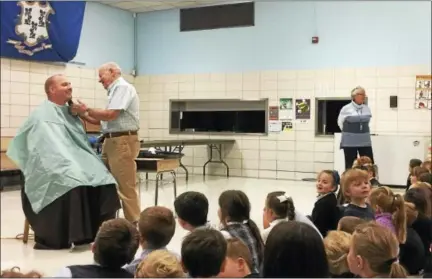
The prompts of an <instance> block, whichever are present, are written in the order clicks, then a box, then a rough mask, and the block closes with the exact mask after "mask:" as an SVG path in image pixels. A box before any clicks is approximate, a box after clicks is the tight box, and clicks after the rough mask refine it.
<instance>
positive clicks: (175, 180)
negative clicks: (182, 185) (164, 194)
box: [171, 171, 177, 199]
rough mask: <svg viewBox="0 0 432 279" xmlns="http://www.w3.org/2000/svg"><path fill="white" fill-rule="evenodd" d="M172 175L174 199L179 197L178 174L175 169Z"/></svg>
mask: <svg viewBox="0 0 432 279" xmlns="http://www.w3.org/2000/svg"><path fill="white" fill-rule="evenodd" d="M171 175H172V177H173V188H174V199H176V198H177V176H176V173H175V172H174V171H171Z"/></svg>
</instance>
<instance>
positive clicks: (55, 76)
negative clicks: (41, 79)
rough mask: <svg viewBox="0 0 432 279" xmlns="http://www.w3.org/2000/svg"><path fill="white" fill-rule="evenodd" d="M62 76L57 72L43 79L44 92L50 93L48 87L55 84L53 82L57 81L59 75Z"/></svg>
mask: <svg viewBox="0 0 432 279" xmlns="http://www.w3.org/2000/svg"><path fill="white" fill-rule="evenodd" d="M61 76H63V75H62V74H57V75H53V76H50V77H49V78H48V79H47V80H46V81H45V93H46V94H49V93H50V88H52V87H53V85H54V84H55V82H56V81H57V79H58V78H59V77H61Z"/></svg>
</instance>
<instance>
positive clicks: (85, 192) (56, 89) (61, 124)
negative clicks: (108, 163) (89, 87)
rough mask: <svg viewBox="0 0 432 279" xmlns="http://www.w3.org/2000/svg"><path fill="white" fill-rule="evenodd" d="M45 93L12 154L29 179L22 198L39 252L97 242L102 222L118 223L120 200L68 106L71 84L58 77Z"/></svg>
mask: <svg viewBox="0 0 432 279" xmlns="http://www.w3.org/2000/svg"><path fill="white" fill-rule="evenodd" d="M45 92H46V94H47V97H48V100H46V101H44V102H43V103H42V104H41V105H40V106H39V107H38V108H36V109H35V110H34V111H33V112H32V113H31V114H30V116H29V118H28V119H27V121H26V122H25V123H24V125H23V126H22V127H21V128H20V129H19V131H18V132H17V135H16V136H15V138H14V139H13V140H12V142H11V144H10V146H9V148H8V151H7V155H8V156H9V157H10V158H11V159H12V160H13V161H14V162H15V163H16V164H17V166H19V168H20V169H21V171H22V172H23V174H24V177H25V186H24V188H23V189H22V192H21V199H22V206H23V211H24V214H25V216H26V218H27V220H28V221H29V223H30V225H31V227H32V229H33V231H34V233H35V242H36V243H35V246H34V248H35V249H64V248H71V247H73V246H74V245H81V244H87V243H91V242H93V240H94V238H95V236H96V233H97V231H98V229H99V226H100V225H101V224H102V222H104V221H106V220H108V219H112V218H115V214H116V211H117V210H118V209H120V201H119V197H118V195H117V189H116V181H115V179H114V177H113V176H112V175H111V174H110V172H109V171H108V169H107V168H106V167H105V165H104V163H103V162H102V160H101V159H100V158H99V157H98V156H97V155H96V153H95V152H94V151H93V149H92V148H91V146H90V143H89V140H88V138H87V135H86V132H85V130H84V127H83V125H82V122H81V120H80V119H79V118H78V116H76V115H74V114H72V113H71V111H70V107H69V106H68V105H67V103H68V102H69V101H71V99H72V86H71V83H70V82H69V81H68V80H67V78H66V77H65V76H63V75H54V76H52V77H50V78H48V79H47V80H46V82H45Z"/></svg>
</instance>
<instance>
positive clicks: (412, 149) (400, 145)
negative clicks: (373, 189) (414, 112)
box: [333, 133, 430, 185]
mask: <svg viewBox="0 0 432 279" xmlns="http://www.w3.org/2000/svg"><path fill="white" fill-rule="evenodd" d="M340 139H341V134H340V133H337V134H335V135H334V142H333V144H334V169H335V170H337V171H339V173H340V174H342V173H343V172H344V171H345V158H344V153H343V150H342V149H340V147H339V146H340ZM429 144H430V138H429V139H428V138H427V137H424V136H402V135H375V136H372V149H373V154H374V159H375V164H376V165H377V166H378V170H379V181H380V183H381V184H383V185H405V184H406V180H407V177H408V164H409V161H410V160H411V159H413V158H417V159H420V160H422V161H423V160H424V159H425V158H426V157H427V148H428V146H429Z"/></svg>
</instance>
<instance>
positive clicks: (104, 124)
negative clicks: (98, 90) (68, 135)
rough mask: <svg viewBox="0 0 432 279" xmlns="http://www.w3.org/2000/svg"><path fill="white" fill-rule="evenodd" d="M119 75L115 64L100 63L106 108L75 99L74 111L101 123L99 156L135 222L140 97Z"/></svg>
mask: <svg viewBox="0 0 432 279" xmlns="http://www.w3.org/2000/svg"><path fill="white" fill-rule="evenodd" d="M121 75H122V73H121V69H120V67H119V66H118V65H117V64H115V63H107V64H104V65H102V66H101V67H100V68H99V82H100V83H101V84H102V85H103V87H104V88H105V89H106V90H107V91H108V105H107V106H106V108H105V109H95V108H89V107H88V106H87V105H85V104H83V103H81V102H79V101H78V103H77V104H75V105H73V111H76V112H77V113H79V114H80V116H81V118H82V119H84V120H85V121H88V122H90V123H93V124H99V123H100V124H101V128H102V133H103V135H104V137H105V142H104V144H103V147H102V158H103V160H104V161H105V163H106V165H107V166H108V167H109V169H110V171H111V173H112V174H113V176H114V177H115V179H116V180H117V183H118V192H119V196H120V198H121V200H122V203H123V212H124V215H125V218H126V219H127V220H129V221H131V222H133V223H136V222H137V221H138V219H139V215H140V213H141V210H140V200H139V198H138V191H137V188H136V163H135V158H136V157H137V156H138V153H139V150H140V142H139V139H138V130H139V126H140V125H139V98H138V94H137V92H136V90H135V88H134V87H133V86H132V85H131V84H130V83H128V82H127V81H126V80H125V79H124V78H123V77H122V76H121Z"/></svg>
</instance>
